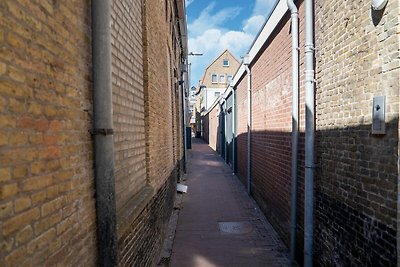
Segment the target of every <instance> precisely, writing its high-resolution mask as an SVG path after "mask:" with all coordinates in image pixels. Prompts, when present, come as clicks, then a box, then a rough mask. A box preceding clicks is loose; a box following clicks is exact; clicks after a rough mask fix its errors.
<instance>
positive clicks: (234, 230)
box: [218, 221, 253, 235]
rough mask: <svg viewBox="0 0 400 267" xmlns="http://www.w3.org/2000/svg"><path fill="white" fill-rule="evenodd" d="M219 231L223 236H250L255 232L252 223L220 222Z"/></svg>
mask: <svg viewBox="0 0 400 267" xmlns="http://www.w3.org/2000/svg"><path fill="white" fill-rule="evenodd" d="M218 226H219V231H220V232H221V234H231V235H240V234H248V233H250V232H252V231H253V225H252V224H251V223H250V222H246V221H244V222H219V223H218Z"/></svg>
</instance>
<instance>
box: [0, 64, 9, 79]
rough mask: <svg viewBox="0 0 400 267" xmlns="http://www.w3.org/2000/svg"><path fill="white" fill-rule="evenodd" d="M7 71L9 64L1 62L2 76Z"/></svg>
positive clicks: (0, 73) (0, 71)
mask: <svg viewBox="0 0 400 267" xmlns="http://www.w3.org/2000/svg"><path fill="white" fill-rule="evenodd" d="M6 71H7V65H6V64H4V63H3V62H0V76H1V75H3V74H4V73H6Z"/></svg>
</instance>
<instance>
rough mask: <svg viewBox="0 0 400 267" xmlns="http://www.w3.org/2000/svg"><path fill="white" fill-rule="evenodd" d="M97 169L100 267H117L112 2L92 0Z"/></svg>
mask: <svg viewBox="0 0 400 267" xmlns="http://www.w3.org/2000/svg"><path fill="white" fill-rule="evenodd" d="M92 38H93V40H92V49H93V52H92V53H93V54H92V57H93V59H92V60H93V113H94V114H93V117H94V129H93V130H92V135H93V137H94V153H95V155H94V157H95V163H94V171H95V181H96V216H97V249H98V265H99V266H117V265H118V250H117V228H116V207H115V176H114V141H113V120H112V88H111V1H92Z"/></svg>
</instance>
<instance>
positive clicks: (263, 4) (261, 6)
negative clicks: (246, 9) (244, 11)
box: [253, 0, 276, 17]
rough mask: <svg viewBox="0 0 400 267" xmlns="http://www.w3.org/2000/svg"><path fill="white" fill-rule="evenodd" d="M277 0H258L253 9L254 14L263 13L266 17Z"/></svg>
mask: <svg viewBox="0 0 400 267" xmlns="http://www.w3.org/2000/svg"><path fill="white" fill-rule="evenodd" d="M275 1H276V0H256V4H255V5H254V9H253V16H257V15H262V16H264V17H266V16H267V15H268V13H269V12H270V10H271V8H272V6H273V5H274V4H275Z"/></svg>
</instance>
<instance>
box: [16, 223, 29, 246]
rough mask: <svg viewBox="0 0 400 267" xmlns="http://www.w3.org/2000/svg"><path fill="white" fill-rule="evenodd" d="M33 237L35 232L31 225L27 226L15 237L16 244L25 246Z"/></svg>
mask: <svg viewBox="0 0 400 267" xmlns="http://www.w3.org/2000/svg"><path fill="white" fill-rule="evenodd" d="M32 236H33V230H32V227H31V226H30V225H27V226H26V227H24V228H23V229H21V231H19V232H18V233H17V235H16V236H15V241H16V244H24V243H26V241H28V240H30V239H31V238H32Z"/></svg>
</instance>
